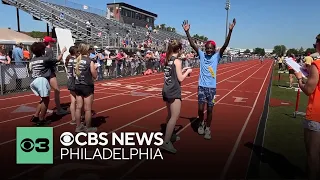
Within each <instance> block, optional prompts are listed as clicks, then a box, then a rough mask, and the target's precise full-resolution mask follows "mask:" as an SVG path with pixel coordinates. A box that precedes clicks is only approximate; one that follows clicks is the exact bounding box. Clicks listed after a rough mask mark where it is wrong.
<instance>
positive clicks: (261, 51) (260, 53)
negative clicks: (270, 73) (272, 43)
mask: <svg viewBox="0 0 320 180" xmlns="http://www.w3.org/2000/svg"><path fill="white" fill-rule="evenodd" d="M253 54H256V55H258V56H264V55H266V51H265V50H264V48H259V47H257V48H254V49H253Z"/></svg>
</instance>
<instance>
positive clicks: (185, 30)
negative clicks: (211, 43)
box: [182, 20, 199, 54]
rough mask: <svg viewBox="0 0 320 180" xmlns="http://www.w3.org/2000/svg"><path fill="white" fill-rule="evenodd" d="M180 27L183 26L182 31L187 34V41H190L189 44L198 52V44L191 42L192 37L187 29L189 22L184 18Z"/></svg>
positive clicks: (188, 28)
mask: <svg viewBox="0 0 320 180" xmlns="http://www.w3.org/2000/svg"><path fill="white" fill-rule="evenodd" d="M182 27H183V29H184V32H185V33H186V35H187V38H188V41H189V43H190V46H191V47H192V48H193V49H194V50H195V51H196V52H197V54H198V49H199V48H198V46H197V45H196V44H195V43H194V42H193V40H192V37H191V35H190V33H189V30H190V24H189V23H188V20H184V21H183V24H182Z"/></svg>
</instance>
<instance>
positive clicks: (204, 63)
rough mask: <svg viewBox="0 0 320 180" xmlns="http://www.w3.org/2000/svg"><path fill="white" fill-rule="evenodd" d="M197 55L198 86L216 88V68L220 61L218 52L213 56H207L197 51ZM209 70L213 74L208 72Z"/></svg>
mask: <svg viewBox="0 0 320 180" xmlns="http://www.w3.org/2000/svg"><path fill="white" fill-rule="evenodd" d="M198 54H199V59H200V75H199V86H201V87H208V88H216V87H217V66H218V63H219V61H220V59H221V56H220V52H216V53H215V54H214V55H211V56H208V55H206V54H205V53H204V52H203V51H201V50H200V49H199V50H198ZM210 67H211V68H210ZM210 69H212V70H213V73H212V72H210ZM213 76H214V77H213Z"/></svg>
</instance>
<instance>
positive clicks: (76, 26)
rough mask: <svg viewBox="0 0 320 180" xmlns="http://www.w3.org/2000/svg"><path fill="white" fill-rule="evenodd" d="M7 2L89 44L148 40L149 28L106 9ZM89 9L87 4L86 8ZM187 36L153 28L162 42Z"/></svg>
mask: <svg viewBox="0 0 320 180" xmlns="http://www.w3.org/2000/svg"><path fill="white" fill-rule="evenodd" d="M2 2H3V3H4V4H7V5H11V6H14V7H17V8H18V9H20V10H22V11H24V12H26V13H28V14H30V15H32V16H33V17H34V18H35V19H38V20H42V21H44V22H46V23H48V24H50V25H51V26H52V27H58V28H66V29H70V30H71V32H72V36H73V38H75V39H76V40H79V41H86V42H88V43H90V44H95V45H97V46H101V47H105V46H109V47H121V45H122V44H121V42H122V41H123V40H124V39H131V40H132V41H134V42H136V43H142V42H143V41H145V40H146V34H147V29H146V28H144V27H137V26H136V27H132V25H129V24H123V23H120V22H117V21H115V20H112V19H107V18H106V14H107V13H106V12H105V11H103V10H99V9H94V8H91V7H89V9H90V10H85V9H83V7H84V5H81V4H77V3H74V2H71V1H67V0H42V1H40V0H2ZM87 9H88V8H87ZM88 20H91V22H92V23H93V24H94V26H92V27H91V33H89V34H88V33H87V32H88V31H87V29H86V21H88ZM172 38H179V39H181V38H185V37H184V36H182V35H180V34H178V33H174V32H168V31H164V30H158V31H157V32H156V33H154V32H151V40H152V41H153V42H158V44H159V45H160V46H162V45H163V44H164V41H165V40H166V39H172Z"/></svg>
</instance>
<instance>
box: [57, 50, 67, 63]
mask: <svg viewBox="0 0 320 180" xmlns="http://www.w3.org/2000/svg"><path fill="white" fill-rule="evenodd" d="M66 51H67V48H66V47H64V48H63V49H62V51H61V53H60V54H59V56H58V58H57V60H58V61H61V60H62V57H63V54H64V53H65V52H66Z"/></svg>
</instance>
